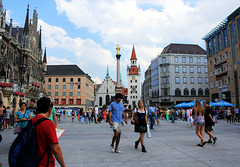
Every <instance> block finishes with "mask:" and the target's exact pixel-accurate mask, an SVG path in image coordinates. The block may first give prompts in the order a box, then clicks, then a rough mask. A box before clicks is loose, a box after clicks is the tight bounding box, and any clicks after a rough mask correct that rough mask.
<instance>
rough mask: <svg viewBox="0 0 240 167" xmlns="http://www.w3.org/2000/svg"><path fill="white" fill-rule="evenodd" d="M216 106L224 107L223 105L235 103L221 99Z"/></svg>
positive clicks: (229, 105) (231, 105) (230, 105)
mask: <svg viewBox="0 0 240 167" xmlns="http://www.w3.org/2000/svg"><path fill="white" fill-rule="evenodd" d="M215 106H216V107H223V106H228V107H234V106H235V105H233V104H231V103H228V102H226V101H224V100H221V101H219V102H217V103H215Z"/></svg>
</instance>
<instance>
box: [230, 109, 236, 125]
mask: <svg viewBox="0 0 240 167" xmlns="http://www.w3.org/2000/svg"><path fill="white" fill-rule="evenodd" d="M231 116H232V123H234V124H235V118H236V116H235V112H234V108H231Z"/></svg>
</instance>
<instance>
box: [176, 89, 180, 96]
mask: <svg viewBox="0 0 240 167" xmlns="http://www.w3.org/2000/svg"><path fill="white" fill-rule="evenodd" d="M175 96H181V90H180V89H179V88H177V89H175Z"/></svg>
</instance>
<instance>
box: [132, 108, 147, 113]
mask: <svg viewBox="0 0 240 167" xmlns="http://www.w3.org/2000/svg"><path fill="white" fill-rule="evenodd" d="M137 112H139V113H145V112H146V114H148V111H147V110H146V111H138V109H137V108H135V110H134V113H137Z"/></svg>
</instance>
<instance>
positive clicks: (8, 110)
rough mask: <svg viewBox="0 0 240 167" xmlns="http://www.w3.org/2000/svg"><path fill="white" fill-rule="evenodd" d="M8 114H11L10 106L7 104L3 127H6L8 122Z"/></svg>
mask: <svg viewBox="0 0 240 167" xmlns="http://www.w3.org/2000/svg"><path fill="white" fill-rule="evenodd" d="M10 115H11V110H10V106H7V109H6V117H5V120H6V122H5V128H7V127H8V122H9V120H10Z"/></svg>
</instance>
